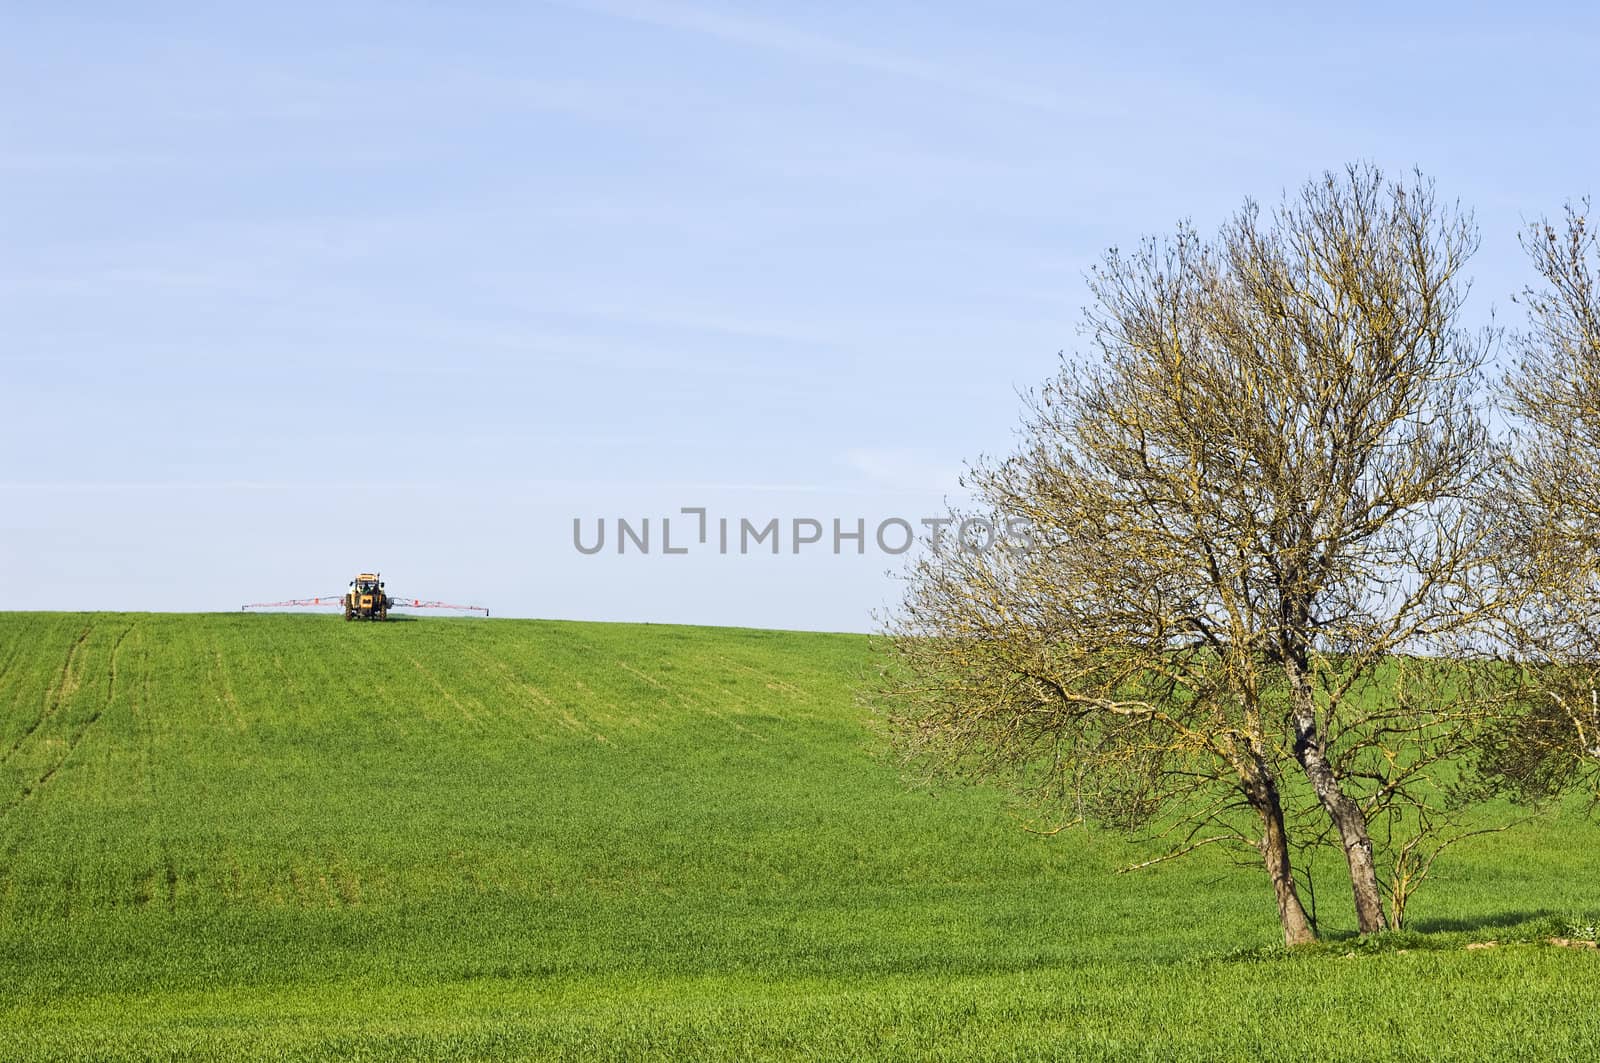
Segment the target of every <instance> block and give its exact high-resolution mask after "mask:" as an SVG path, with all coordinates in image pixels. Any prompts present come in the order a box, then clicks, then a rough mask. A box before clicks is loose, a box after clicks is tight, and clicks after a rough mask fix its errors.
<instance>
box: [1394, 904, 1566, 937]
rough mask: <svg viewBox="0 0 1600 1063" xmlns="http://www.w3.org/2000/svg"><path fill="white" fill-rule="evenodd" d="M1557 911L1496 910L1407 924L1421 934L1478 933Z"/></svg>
mask: <svg viewBox="0 0 1600 1063" xmlns="http://www.w3.org/2000/svg"><path fill="white" fill-rule="evenodd" d="M1556 915H1557V913H1555V912H1552V911H1550V910H1549V909H1548V908H1540V909H1538V910H1537V911H1514V912H1496V913H1495V914H1493V915H1476V916H1462V917H1458V918H1436V919H1418V920H1416V921H1415V922H1408V923H1407V924H1406V929H1407V930H1415V931H1416V932H1417V933H1419V934H1459V933H1476V932H1477V931H1480V930H1500V929H1504V928H1505V927H1512V926H1521V925H1522V924H1524V923H1531V922H1534V921H1535V920H1540V919H1554V918H1555V917H1556Z"/></svg>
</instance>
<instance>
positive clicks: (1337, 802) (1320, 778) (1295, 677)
mask: <svg viewBox="0 0 1600 1063" xmlns="http://www.w3.org/2000/svg"><path fill="white" fill-rule="evenodd" d="M1289 681H1290V683H1291V684H1292V686H1293V689H1294V732H1295V739H1294V756H1295V760H1297V761H1299V763H1300V767H1301V769H1302V770H1303V771H1304V772H1305V776H1306V779H1307V781H1309V782H1310V783H1311V789H1312V790H1313V791H1315V792H1316V795H1317V801H1318V803H1319V804H1321V805H1322V808H1323V811H1325V812H1327V814H1328V819H1329V820H1331V821H1332V823H1333V827H1334V829H1335V830H1337V831H1338V832H1339V842H1340V844H1341V845H1342V846H1343V847H1344V858H1345V863H1346V864H1347V865H1349V868H1350V889H1351V892H1352V893H1354V895H1355V902H1356V926H1357V928H1358V929H1359V930H1360V931H1361V933H1363V934H1376V933H1378V932H1380V931H1383V930H1387V929H1389V924H1388V923H1387V922H1386V921H1385V920H1384V917H1383V893H1382V892H1381V891H1380V890H1379V889H1378V871H1377V867H1376V866H1375V865H1374V864H1373V860H1372V837H1371V835H1370V834H1369V833H1368V831H1367V817H1366V815H1365V814H1364V813H1363V812H1362V811H1361V806H1360V805H1358V804H1356V803H1355V802H1354V801H1352V800H1351V799H1350V798H1349V796H1348V795H1346V794H1345V792H1344V791H1343V790H1341V789H1340V788H1339V777H1338V775H1336V774H1335V773H1334V770H1333V766H1332V765H1330V764H1329V763H1328V756H1327V749H1326V748H1325V746H1324V745H1323V741H1322V733H1321V731H1320V729H1319V728H1318V727H1317V707H1316V700H1315V696H1314V695H1313V693H1312V690H1311V683H1310V680H1309V678H1308V677H1307V676H1306V674H1305V673H1304V672H1303V671H1299V670H1297V669H1294V668H1291V669H1290V673H1289Z"/></svg>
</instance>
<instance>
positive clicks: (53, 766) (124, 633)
mask: <svg viewBox="0 0 1600 1063" xmlns="http://www.w3.org/2000/svg"><path fill="white" fill-rule="evenodd" d="M137 626H138V625H137V624H130V625H128V626H127V627H125V628H123V629H122V630H121V631H120V632H118V634H117V637H116V641H114V642H113V643H112V644H111V659H110V662H109V663H108V666H107V670H106V696H105V700H104V701H103V702H102V703H100V704H99V705H97V706H95V709H94V711H93V712H91V713H90V714H89V716H88V718H87V719H85V720H84V721H83V723H82V724H80V725H79V726H78V727H77V729H76V730H74V731H73V732H72V735H71V737H70V738H68V739H67V741H66V746H65V749H64V750H63V751H62V753H61V755H60V756H59V757H57V758H55V759H54V760H53V761H52V762H51V763H50V765H49V766H48V767H47V768H45V770H44V772H43V773H42V774H41V775H40V776H39V777H38V778H37V779H36V780H34V782H33V783H31V784H29V785H26V786H24V787H23V788H22V792H21V793H19V794H17V796H15V797H13V798H12V799H11V800H10V801H8V802H7V803H6V805H5V806H4V807H3V808H0V819H5V818H7V817H9V816H10V815H11V813H12V811H14V810H15V809H16V808H17V807H19V806H20V805H21V804H22V803H23V802H24V801H26V800H27V799H28V798H29V797H31V796H33V795H34V794H37V793H38V792H39V791H41V790H43V789H44V788H45V787H46V786H48V785H49V784H50V781H51V780H52V779H54V778H55V777H56V773H57V772H59V771H60V770H61V769H62V767H63V766H65V765H66V763H67V761H68V760H70V759H72V754H73V753H75V752H76V751H77V749H78V747H79V745H80V744H81V743H82V742H83V739H84V736H85V735H87V734H88V733H89V731H90V730H91V729H93V727H94V725H95V724H97V723H99V722H100V718H101V717H102V716H104V715H105V711H106V709H108V708H110V707H111V705H112V703H113V702H115V701H116V696H117V656H118V654H119V653H121V651H122V643H123V641H124V640H125V639H126V638H127V637H128V635H129V634H130V633H132V631H133V629H134V628H135V627H137ZM88 637H89V629H88V628H85V629H84V631H83V633H82V634H80V635H79V636H78V641H77V642H76V643H75V644H74V646H73V648H72V650H71V651H70V652H69V653H68V655H67V665H66V667H64V669H63V672H62V676H63V682H62V685H61V686H60V687H58V688H57V696H56V698H55V704H54V706H53V708H52V711H51V713H50V715H54V714H56V713H58V712H59V711H60V709H61V706H62V705H63V704H64V703H65V701H66V699H67V698H68V697H70V696H71V695H72V694H74V693H76V692H77V689H78V686H79V685H80V684H79V682H78V680H77V679H76V677H74V678H73V682H72V684H71V687H70V689H68V688H67V687H66V685H65V680H66V678H67V676H68V674H69V673H70V672H71V665H72V661H73V658H74V657H75V656H76V654H77V652H78V649H79V647H81V646H82V645H83V644H84V642H85V640H87V639H88ZM63 690H65V691H66V692H65V693H62V691H63ZM41 722H42V719H41ZM37 729H38V728H37V725H35V727H34V730H37ZM30 733H32V732H31V731H30ZM21 744H22V743H21V742H20V741H19V742H18V743H17V744H16V745H14V746H13V747H12V748H11V753H15V752H16V751H17V748H18V747H20V746H21ZM9 756H10V754H8V755H7V759H9Z"/></svg>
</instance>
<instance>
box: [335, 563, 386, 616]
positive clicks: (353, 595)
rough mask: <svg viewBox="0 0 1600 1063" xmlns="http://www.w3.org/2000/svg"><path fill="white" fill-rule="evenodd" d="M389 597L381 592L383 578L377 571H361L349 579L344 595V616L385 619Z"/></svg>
mask: <svg viewBox="0 0 1600 1063" xmlns="http://www.w3.org/2000/svg"><path fill="white" fill-rule="evenodd" d="M389 604H390V603H389V597H388V595H386V594H384V592H383V579H382V577H380V576H379V575H378V574H377V573H374V572H363V573H361V574H360V575H359V576H357V577H356V578H355V579H353V580H351V581H350V592H349V594H348V595H347V596H346V597H345V603H344V618H345V619H346V620H354V619H356V618H358V617H359V618H360V619H362V620H385V619H387V618H388V616H389Z"/></svg>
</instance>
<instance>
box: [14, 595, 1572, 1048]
mask: <svg viewBox="0 0 1600 1063" xmlns="http://www.w3.org/2000/svg"><path fill="white" fill-rule="evenodd" d="M871 670H872V659H871V654H870V653H869V649H868V645H867V640H866V639H865V638H863V637H860V636H852V635H821V634H794V633H775V632H762V631H746V630H734V629H709V628H675V627H654V626H638V625H611V624H574V623H550V622H535V621H505V620H494V621H473V620H427V621H410V622H401V623H391V624H386V625H369V624H345V623H344V622H343V621H341V620H337V619H334V618H327V617H308V616H203V615H195V616H173V615H134V614H0V758H3V760H0V809H3V811H0V848H3V854H4V855H3V857H0V1058H4V1059H96V1060H103V1059H217V1060H234V1059H241V1058H258V1059H273V1060H277V1059H374V1060H376V1059H396V1058H401V1059H450V1060H466V1059H495V1058H531V1059H545V1058H572V1059H607V1058H643V1057H676V1058H692V1059H752V1058H792V1059H806V1060H815V1059H867V1058H945V1059H963V1060H964V1059H988V1058H992V1059H1032V1058H1040V1059H1056V1058H1079V1059H1101V1058H1103V1059H1129V1058H1149V1059H1159V1060H1167V1059H1188V1058H1192V1059H1214V1058H1230V1057H1238V1058H1246V1057H1249V1058H1307V1059H1319V1060H1325V1059H1351V1060H1357V1059H1360V1060H1369V1059H1376V1058H1386V1059H1423V1058H1429V1059H1435V1058H1459V1059H1482V1058H1500V1057H1509V1056H1512V1055H1515V1056H1518V1057H1520V1058H1524V1059H1526V1058H1557V1059H1559V1058H1572V1059H1578V1058H1592V1054H1593V1051H1594V1048H1595V1046H1596V1045H1597V1044H1600V953H1597V952H1594V951H1581V950H1577V949H1568V948H1555V947H1550V946H1548V945H1545V944H1542V943H1540V942H1541V941H1542V940H1543V939H1544V938H1546V937H1549V936H1551V935H1553V934H1579V933H1583V932H1584V928H1586V927H1590V926H1592V925H1593V924H1594V923H1596V922H1597V921H1600V827H1597V826H1596V825H1594V824H1593V823H1592V822H1590V821H1588V820H1586V819H1585V818H1583V817H1582V816H1581V815H1578V814H1577V813H1568V814H1565V815H1563V816H1560V817H1554V818H1548V819H1544V820H1541V821H1538V822H1535V823H1533V824H1530V825H1529V826H1527V827H1524V828H1521V829H1520V830H1518V831H1516V832H1514V833H1510V834H1503V835H1497V836H1492V837H1487V838H1481V839H1474V840H1472V841H1468V842H1465V843H1463V844H1462V845H1461V846H1459V847H1458V848H1457V849H1456V850H1452V852H1451V854H1450V856H1449V857H1447V858H1446V859H1447V861H1448V863H1447V864H1446V865H1444V866H1442V868H1441V870H1439V871H1438V872H1437V873H1436V879H1435V881H1432V882H1430V884H1429V885H1428V886H1427V887H1426V888H1425V889H1424V891H1423V892H1422V893H1421V894H1420V895H1419V896H1418V897H1417V899H1416V900H1415V901H1414V902H1413V905H1412V909H1411V913H1410V914H1411V918H1412V920H1413V924H1414V926H1415V927H1416V932H1408V933H1406V934H1403V935H1391V938H1392V940H1390V941H1388V942H1385V943H1383V944H1379V945H1371V944H1364V943H1361V942H1357V941H1354V940H1352V938H1351V935H1350V933H1349V930H1348V928H1349V927H1350V926H1351V925H1352V923H1353V919H1352V917H1351V914H1350V912H1349V905H1348V902H1347V901H1345V898H1344V897H1343V895H1342V891H1341V884H1340V882H1339V880H1338V877H1337V874H1336V869H1334V868H1332V867H1330V868H1328V869H1327V870H1326V873H1325V875H1324V881H1320V882H1319V883H1318V897H1317V900H1318V906H1319V910H1320V914H1321V918H1322V923H1323V927H1324V930H1325V932H1327V933H1328V936H1329V937H1330V938H1331V939H1332V940H1331V941H1330V943H1329V944H1327V945H1324V946H1318V947H1315V948H1313V949H1310V950H1307V951H1304V952H1301V953H1296V954H1293V955H1286V954H1284V953H1283V952H1282V950H1281V949H1276V948H1274V947H1273V945H1274V942H1276V941H1279V940H1281V935H1280V932H1279V930H1278V928H1277V923H1276V917H1275V912H1274V910H1273V907H1272V902H1271V897H1270V894H1269V892H1268V890H1267V888H1266V886H1265V884H1264V880H1263V878H1262V876H1261V875H1260V874H1259V873H1257V872H1254V871H1252V870H1249V869H1240V868H1236V867H1234V866H1232V865H1231V864H1229V863H1228V862H1226V861H1225V860H1224V859H1222V858H1221V857H1219V856H1215V855H1211V854H1208V853H1205V852H1202V853H1201V854H1197V855H1196V856H1195V857H1194V858H1192V859H1190V860H1188V861H1184V862H1180V863H1175V864H1168V865H1162V866H1160V867H1158V868H1156V869H1153V870H1150V871H1147V872H1141V873H1138V874H1134V875H1116V874H1114V873H1113V870H1114V869H1115V868H1116V867H1118V866H1120V865H1122V864H1124V863H1127V862H1129V861H1131V860H1134V859H1138V858H1139V857H1140V856H1141V855H1147V854H1149V853H1151V852H1154V851H1155V850H1151V849H1146V848H1141V847H1140V846H1139V845H1138V844H1135V843H1133V842H1128V841H1124V840H1122V839H1119V838H1116V837H1112V836H1108V835H1104V834H1092V833H1091V834H1085V833H1067V834H1062V835H1058V836H1055V837H1051V838H1045V837H1041V836H1038V835H1034V834H1030V833H1027V832H1026V831H1024V830H1022V829H1021V828H1020V827H1019V825H1018V820H1017V819H1016V817H1015V816H1014V814H1013V813H1012V811H1011V810H1010V809H1009V808H1008V806H1007V804H1006V803H1005V801H1004V799H1003V798H1002V797H1001V796H1000V795H998V794H995V793H992V792H990V791H988V790H985V789H980V788H943V787H941V788H937V789H933V790H929V789H927V788H920V787H914V786H912V785H910V784H908V782H907V781H906V780H905V778H904V777H903V775H902V773H901V771H900V769H899V768H898V767H897V765H896V763H895V762H894V761H893V760H892V759H891V758H890V756H889V755H888V754H887V752H886V750H885V745H884V741H883V739H882V736H881V734H880V733H879V731H878V728H877V726H876V725H875V723H874V721H873V717H872V714H871V712H870V710H868V709H867V708H864V707H863V705H862V703H861V699H860V691H861V690H862V688H863V686H864V684H866V683H867V682H868V677H869V676H870V674H871ZM1574 928H1577V929H1574ZM1588 933H1590V934H1591V935H1592V933H1593V932H1592V931H1588ZM1486 940H1496V941H1498V942H1499V943H1500V944H1499V945H1498V947H1495V948H1490V949H1478V950H1466V949H1464V947H1463V946H1464V945H1465V944H1466V943H1467V942H1470V941H1486Z"/></svg>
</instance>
